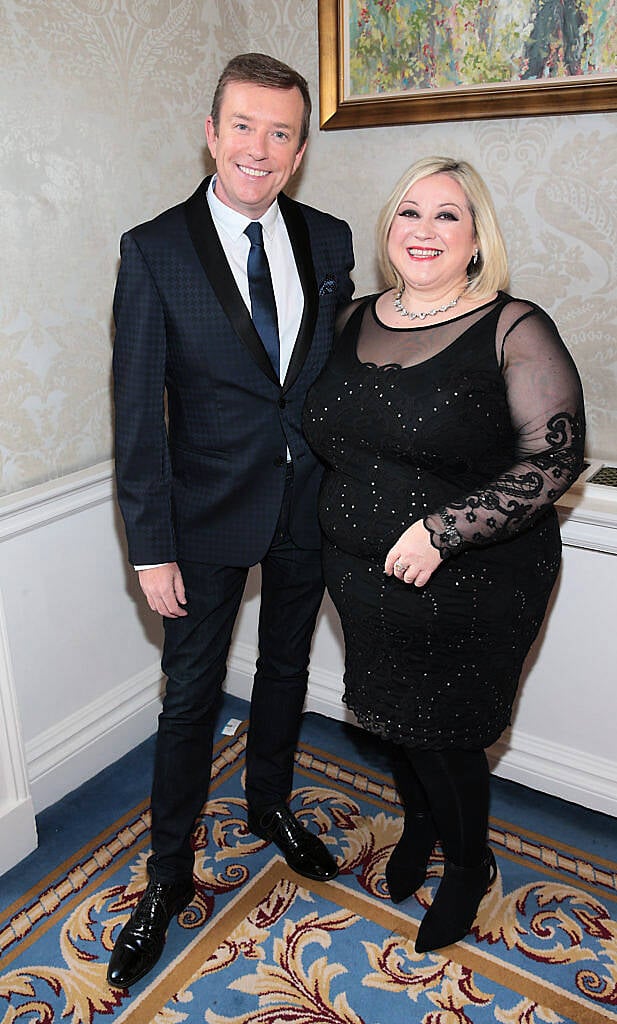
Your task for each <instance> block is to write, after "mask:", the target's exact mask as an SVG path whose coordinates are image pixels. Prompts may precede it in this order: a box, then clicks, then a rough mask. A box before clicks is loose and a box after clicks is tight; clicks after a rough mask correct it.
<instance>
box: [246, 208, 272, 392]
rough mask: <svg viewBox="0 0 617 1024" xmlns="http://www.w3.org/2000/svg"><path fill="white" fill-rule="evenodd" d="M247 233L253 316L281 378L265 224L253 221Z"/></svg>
mask: <svg viewBox="0 0 617 1024" xmlns="http://www.w3.org/2000/svg"><path fill="white" fill-rule="evenodd" d="M244 233H245V235H248V238H249V241H250V243H251V249H250V252H249V258H248V263H247V266H246V271H247V274H248V279H249V295H250V297H251V316H252V319H253V323H254V324H255V329H256V331H257V333H258V334H259V337H260V338H261V340H262V341H263V344H264V348H265V350H266V352H267V353H268V355H269V357H270V362H271V363H272V365H273V367H274V370H275V373H276V375H277V377H278V375H279V373H280V348H279V328H278V317H277V315H276V302H275V300H274V289H273V288H272V278H271V276H270V267H269V265H268V257H267V256H266V250H265V249H264V240H263V232H262V227H261V224H260V223H259V221H258V220H252V221H251V223H250V224H249V225H248V227H246V228H245V230H244Z"/></svg>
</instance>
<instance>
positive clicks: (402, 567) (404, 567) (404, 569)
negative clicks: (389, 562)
mask: <svg viewBox="0 0 617 1024" xmlns="http://www.w3.org/2000/svg"><path fill="white" fill-rule="evenodd" d="M394 568H395V569H398V570H399V572H407V570H408V568H409V566H408V565H403V563H402V562H398V561H396V562H395V563H394Z"/></svg>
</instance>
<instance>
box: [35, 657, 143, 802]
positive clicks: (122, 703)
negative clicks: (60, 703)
mask: <svg viewBox="0 0 617 1024" xmlns="http://www.w3.org/2000/svg"><path fill="white" fill-rule="evenodd" d="M162 685H163V681H162V677H161V669H160V666H159V665H158V664H157V665H153V666H151V667H150V668H149V669H146V670H145V671H144V672H140V673H139V674H138V675H136V676H134V677H133V678H132V679H129V680H128V681H127V682H124V683H121V684H120V685H119V686H116V687H114V688H113V690H110V691H109V692H108V693H106V694H104V696H103V697H100V698H99V699H98V700H95V701H92V702H91V703H90V704H88V705H87V706H86V707H83V708H80V710H79V711H77V712H76V713H75V714H74V715H71V716H70V717H68V718H65V719H64V720H63V721H62V722H60V723H59V724H57V725H55V726H53V727H52V728H51V729H48V730H46V731H45V732H43V733H40V734H39V735H38V736H36V737H35V738H34V739H32V740H30V741H29V742H28V743H27V744H26V762H27V765H28V772H29V776H30V787H31V791H32V799H33V802H34V807H35V810H36V811H37V812H38V811H40V810H42V809H43V808H44V807H48V806H49V805H50V804H52V803H54V802H55V801H56V800H58V799H60V797H62V796H64V795H65V794H66V793H69V792H70V791H71V790H73V789H75V788H76V787H77V786H80V785H81V784H82V783H83V782H85V781H86V780H87V779H89V778H91V777H92V776H93V775H96V773H97V772H100V771H101V770H102V769H103V768H106V767H107V765H109V764H111V763H112V762H113V761H116V760H117V759H118V758H119V757H122V756H123V755H124V754H126V753H128V751H129V750H132V749H133V747H136V746H137V745H138V744H139V743H141V742H142V741H143V740H145V739H146V738H147V737H148V736H151V735H152V733H153V732H155V730H156V724H157V717H158V714H159V711H160V694H161V691H162Z"/></svg>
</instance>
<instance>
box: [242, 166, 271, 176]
mask: <svg viewBox="0 0 617 1024" xmlns="http://www.w3.org/2000/svg"><path fill="white" fill-rule="evenodd" d="M237 167H238V170H240V171H242V173H243V174H248V175H250V177H251V178H265V177H267V175H268V174H270V171H260V170H259V169H258V168H257V167H246V166H245V165H244V164H238V165H237Z"/></svg>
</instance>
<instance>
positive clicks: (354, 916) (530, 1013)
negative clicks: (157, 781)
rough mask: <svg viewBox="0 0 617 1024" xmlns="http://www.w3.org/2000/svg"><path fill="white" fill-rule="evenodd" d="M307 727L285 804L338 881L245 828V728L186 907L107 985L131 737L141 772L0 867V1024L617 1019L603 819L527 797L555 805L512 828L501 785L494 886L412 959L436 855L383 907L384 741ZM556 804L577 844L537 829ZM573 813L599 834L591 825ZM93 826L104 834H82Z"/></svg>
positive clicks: (394, 825) (130, 818) (221, 780)
mask: <svg viewBox="0 0 617 1024" xmlns="http://www.w3.org/2000/svg"><path fill="white" fill-rule="evenodd" d="M232 702H233V699H232ZM239 705H242V709H243V710H245V709H246V705H243V704H242V702H236V704H235V705H233V710H235V711H236V712H237V709H238V706H239ZM227 711H229V704H228V705H227ZM306 719H307V720H308V725H307V727H306V728H303V735H302V738H301V745H300V749H299V752H298V755H297V761H296V775H295V787H296V788H295V790H294V794H293V800H292V807H293V809H294V811H295V812H296V813H297V814H298V815H299V816H300V817H301V818H302V820H303V821H304V822H305V823H306V824H307V825H308V826H309V827H310V828H312V829H313V830H315V831H318V832H319V833H320V834H321V835H322V837H323V838H324V840H325V842H326V843H327V844H328V846H329V847H330V849H331V850H332V852H333V853H334V854H335V855H336V856H337V857H338V859H339V862H340V864H341V873H340V875H339V877H338V878H337V880H336V881H335V882H331V883H329V884H327V885H321V884H317V883H312V882H309V881H308V880H306V879H302V878H300V876H298V875H295V874H294V873H293V872H292V871H290V870H289V869H288V868H287V866H286V865H285V863H284V862H283V861H282V860H281V859H280V857H279V856H278V853H277V851H276V850H275V848H274V847H272V846H268V845H265V844H264V843H263V842H262V841H260V840H258V839H256V837H254V836H253V835H251V834H250V833H249V832H247V830H246V827H245V802H244V796H243V788H242V772H243V767H244V747H245V731H244V726H241V727H240V729H239V730H238V732H237V733H236V734H235V735H234V736H231V737H226V738H223V739H222V740H220V742H219V743H218V745H217V748H216V759H215V763H214V771H213V782H212V790H211V795H210V800H209V803H208V805H207V807H206V808H205V810H204V813H203V816H202V818H201V819H200V821H199V823H198V828H197V830H196V833H195V843H196V853H197V868H196V880H197V895H196V897H195V900H194V901H193V903H192V904H191V905H190V907H188V908H187V910H186V911H184V913H183V914H182V915H181V916H180V918H179V920H178V923H176V922H173V923H172V925H171V927H170V930H169V935H168V940H167V945H166V947H165V951H164V954H163V957H162V959H161V961H160V964H159V966H158V969H157V970H156V971H155V972H153V974H152V975H150V977H148V978H146V979H144V980H143V981H142V982H141V983H140V984H139V985H136V986H135V988H134V989H132V990H131V992H130V993H127V992H122V991H117V990H113V989H110V988H109V987H108V985H107V983H106V980H105V972H106V967H107V961H108V959H109V951H110V949H111V948H112V945H113V941H114V937H115V935H116V934H117V932H118V930H119V928H120V927H121V925H122V923H123V922H124V921H125V920H126V917H127V915H128V913H129V912H130V909H131V908H132V907H133V906H134V904H135V902H136V900H137V899H138V898H139V896H140V894H141V893H142V891H143V889H144V886H145V861H146V857H147V853H148V842H149V831H148V823H149V811H148V804H147V800H142V801H141V802H136V804H133V805H132V806H130V807H128V806H126V807H124V808H123V809H122V813H121V815H120V816H119V817H116V818H114V820H112V819H111V817H110V809H109V806H104V805H105V804H106V803H107V804H108V803H109V801H106V800H105V798H104V796H103V794H104V793H105V792H107V791H108V790H109V788H110V786H109V781H110V779H112V780H116V783H117V789H118V792H119V796H118V800H117V802H119V803H120V804H122V803H123V801H124V803H125V804H126V802H127V801H128V800H129V799H130V798H131V797H133V796H134V794H135V790H136V789H139V788H141V790H143V789H144V787H146V788H147V785H148V783H149V764H148V757H150V756H151V741H148V744H145V745H143V747H144V750H145V751H146V756H142V754H141V753H140V752H141V748H138V754H139V758H140V760H139V763H140V764H145V766H144V767H143V768H142V769H140V771H141V777H137V778H136V777H135V776H136V775H137V776H139V773H138V772H136V770H135V764H136V763H137V760H136V758H137V754H134V755H133V757H132V760H131V755H129V756H128V758H129V759H128V761H126V762H125V763H123V762H119V763H118V766H114V768H113V769H108V770H107V772H106V773H103V774H102V775H101V776H100V777H98V782H97V781H95V782H93V783H92V785H90V784H87V785H86V786H85V787H82V789H81V790H80V791H77V792H78V797H77V798H75V800H73V803H71V801H69V802H68V804H64V803H61V804H59V805H57V806H56V808H55V809H52V811H51V812H50V813H49V814H48V816H47V818H46V819H45V821H44V824H45V827H46V828H47V832H48V833H49V835H48V838H47V840H46V842H45V843H42V847H43V846H46V850H47V852H45V850H44V849H43V848H41V849H40V850H39V851H37V853H36V854H33V855H32V857H31V858H28V859H27V860H26V861H24V862H23V864H22V865H19V866H18V867H17V868H15V869H14V870H13V871H12V872H9V874H8V875H6V876H5V877H4V878H3V879H0V908H2V909H1V911H0V956H1V959H0V1015H1V1020H2V1022H3V1024H9V1022H10V1024H13V1022H20V1024H22V1022H28V1024H30V1022H32V1024H34V1022H37V1024H38V1022H40V1024H50V1022H55V1021H61V1020H63V1021H64V1020H70V1021H71V1022H72V1024H86V1022H88V1024H91V1022H92V1024H101V1022H103V1021H104V1020H111V1021H113V1022H114V1024H116V1022H120V1021H122V1022H129V1021H130V1022H135V1024H146V1022H149V1021H155V1022H157V1024H179V1022H184V1021H188V1022H191V1024H192V1022H197V1021H201V1022H204V1021H205V1022H207V1024H284V1022H293V1024H398V1022H405V1024H407V1022H414V1024H415V1022H421V1024H467V1022H471V1024H480V1022H485V1021H486V1022H489V1021H490V1022H494V1021H498V1022H502V1024H560V1022H575V1024H606V1022H609V1021H615V1022H617V865H616V864H615V863H614V862H612V861H611V860H610V858H607V857H606V856H603V855H601V854H606V853H607V852H610V851H611V849H612V850H614V851H615V853H617V843H615V841H614V840H615V837H616V835H617V831H616V830H615V827H614V822H613V820H612V819H606V818H604V817H603V816H602V815H596V816H592V815H589V812H581V811H580V809H576V808H572V805H567V804H562V803H561V801H553V802H552V804H551V802H550V799H549V798H539V800H540V804H542V801H543V800H544V801H545V805H544V806H545V807H548V811H547V812H546V813H545V814H544V815H543V814H542V813H539V814H535V815H534V814H533V813H531V812H530V813H529V814H528V815H527V817H528V818H531V819H532V820H531V822H528V823H530V824H531V825H532V828H523V827H520V823H519V819H520V818H521V808H520V807H518V805H516V803H515V802H513V801H514V800H515V797H514V796H513V794H514V793H515V791H516V790H521V787H515V786H513V785H512V784H508V783H506V784H502V783H501V784H500V783H499V780H496V781H497V789H499V787H500V786H501V795H499V796H498V799H497V801H495V800H494V804H495V803H496V804H497V806H496V808H495V807H494V810H495V809H496V810H497V811H498V812H502V811H504V810H505V811H506V812H508V811H509V810H515V813H513V814H511V815H510V818H511V819H512V820H504V819H503V818H496V817H492V818H491V831H490V839H491V844H492V848H493V850H494V852H495V855H496V858H497V863H498V868H499V875H498V878H497V881H496V883H495V885H494V886H493V888H492V889H491V891H490V892H489V893H488V894H487V896H486V897H485V899H484V900H483V902H482V904H481V908H480V913H479V916H478V919H477V922H476V927H475V928H474V932H473V934H472V935H471V936H469V937H468V938H467V939H466V940H465V941H464V942H460V943H457V944H456V945H455V946H451V947H450V948H449V949H448V950H447V951H446V953H445V954H444V955H441V954H436V953H433V954H427V955H424V956H420V955H417V954H416V953H415V951H414V946H413V940H414V937H415V935H416V933H417V929H418V924H419V921H420V919H421V916H422V913H423V907H426V906H428V904H429V903H430V900H431V898H432V894H433V893H434V891H435V888H436V885H437V884H438V880H439V876H440V874H441V869H442V864H441V857H440V855H439V851H438V850H436V852H435V855H434V859H433V860H432V862H431V865H430V871H429V877H428V879H427V883H426V885H425V886H424V887H423V888H422V889H421V890H420V891H419V892H418V893H417V895H416V897H413V898H412V899H411V900H409V901H407V903H405V904H403V905H402V906H400V907H398V908H395V907H394V906H393V905H392V904H391V903H390V901H389V899H388V897H387V890H386V888H385V885H384V867H385V863H386V861H387V858H388V856H389V852H390V850H391V849H392V846H393V844H394V843H395V842H396V840H397V838H398V835H399V833H400V828H401V817H400V813H401V812H400V806H399V803H398V798H397V795H396V792H395V790H394V789H393V786H392V780H391V777H390V776H389V774H388V772H387V767H386V763H385V762H384V760H383V755H382V754H381V753H380V752H379V751H380V749H381V748H377V747H376V746H373V747H372V746H371V743H373V741H371V740H370V738H369V739H367V738H365V737H364V735H363V734H360V733H359V730H354V729H351V728H350V727H343V726H341V725H340V724H339V723H327V725H324V723H325V722H326V720H324V719H320V717H319V716H306ZM315 741H319V742H315ZM113 772H115V774H113ZM110 773H112V774H110ZM118 779H119V780H120V781H117V780H118ZM123 783H125V788H124V789H123V788H122V785H123ZM504 786H505V788H504ZM523 792H527V793H529V791H523ZM534 803H535V804H537V801H534ZM555 805H560V806H561V809H562V813H563V810H564V809H565V813H566V814H567V815H568V816H569V817H571V818H572V821H573V833H572V836H569V838H572V837H573V838H574V839H576V840H577V841H578V842H579V843H580V842H585V837H586V836H587V839H588V840H589V841H587V842H585V847H584V848H578V847H577V846H575V845H572V844H566V843H564V842H563V841H561V839H563V835H562V837H561V839H560V840H559V841H558V840H556V839H555V838H553V837H551V836H549V835H545V834H542V831H541V830H540V829H538V828H537V826H538V824H542V822H545V823H546V826H547V830H551V828H552V826H553V825H554V821H553V819H552V817H551V815H552V814H553V817H554V815H555V814H558V812H554V810H553V811H551V808H553V809H554V807H555ZM570 808H571V813H570V812H569V809H570ZM523 811H524V808H523ZM106 814H107V816H108V817H109V820H108V822H107V823H105V815H106ZM585 814H587V815H588V817H589V818H590V819H592V820H595V821H597V822H598V823H599V824H600V828H601V831H602V834H598V835H594V834H593V833H585V831H584V829H583V828H582V827H581V826H580V821H582V820H583V818H584V815H585ZM69 815H72V816H73V819H74V821H73V824H71V825H70V826H69V823H68V816H69ZM88 819H90V823H92V822H93V823H94V825H95V828H99V827H100V831H99V834H98V835H96V836H95V837H94V838H92V839H87V838H85V835H86V828H87V825H88ZM604 824H606V826H607V829H604V828H603V826H604ZM534 828H535V829H536V830H535V831H534V830H533V829H534ZM608 833H610V835H608ZM607 835H608V838H607ZM71 837H73V838H75V837H77V838H76V841H75V842H74V843H73V847H76V846H77V845H78V844H80V848H79V849H73V852H71V849H70V844H71ZM60 854H62V855H63V859H58V860H57V865H56V866H55V867H54V868H53V869H52V870H49V868H50V861H53V858H54V857H59V855H60ZM43 864H46V868H47V874H46V875H45V877H42V878H40V877H39V876H40V871H41V866H42V865H43ZM37 872H38V874H37ZM34 879H37V880H36V881H34ZM26 890H27V891H26ZM9 898H10V902H7V900H8V899H9ZM206 925H207V926H206Z"/></svg>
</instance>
